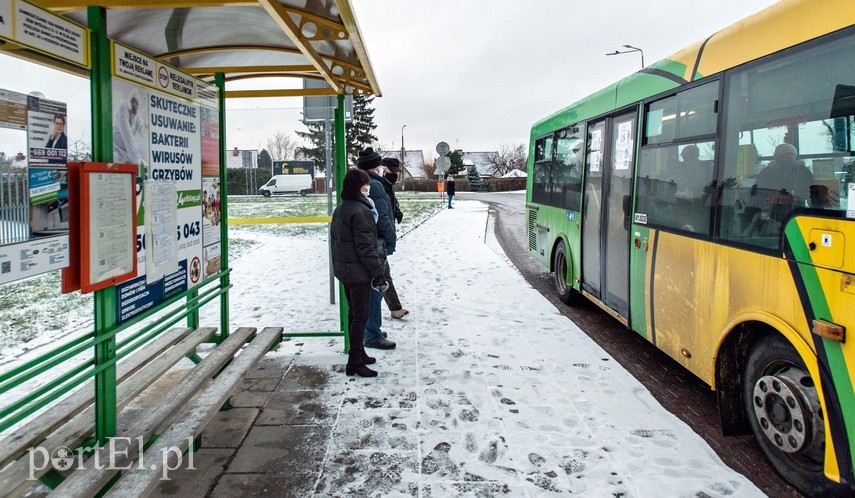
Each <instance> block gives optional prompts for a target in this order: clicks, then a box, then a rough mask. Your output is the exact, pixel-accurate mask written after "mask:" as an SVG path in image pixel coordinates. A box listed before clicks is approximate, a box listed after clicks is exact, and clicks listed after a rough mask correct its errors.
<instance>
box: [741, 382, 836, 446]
mask: <svg viewBox="0 0 855 498" xmlns="http://www.w3.org/2000/svg"><path fill="white" fill-rule="evenodd" d="M805 376H807V374H806V373H804V372H802V371H800V370H799V369H796V368H787V369H784V370H782V371H780V372H777V373H775V374H774V375H766V376H763V377H761V378H759V379H758V380H757V382H756V383H755V384H754V403H753V405H754V414H755V416H756V417H757V421H758V422H759V423H760V428H761V429H762V430H763V433H764V434H765V435H766V437H767V438H768V439H769V441H771V442H772V443H773V444H774V445H775V447H777V448H778V449H779V450H781V451H783V452H785V453H797V452H802V451H803V450H805V449H806V448H808V446H809V445H810V444H811V442H812V441H814V444H817V443H816V441H817V437H816V436H817V435H816V434H811V431H812V430H814V431H816V430H817V426H819V427H820V430H822V429H821V427H822V424H821V422H820V423H814V421H813V420H812V417H813V414H818V413H819V398H818V397H817V394H816V389H814V388H813V384H812V383H810V382H806V381H805V379H804V377H805ZM819 440H820V441H821V438H819Z"/></svg>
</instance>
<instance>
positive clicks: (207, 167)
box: [199, 106, 220, 176]
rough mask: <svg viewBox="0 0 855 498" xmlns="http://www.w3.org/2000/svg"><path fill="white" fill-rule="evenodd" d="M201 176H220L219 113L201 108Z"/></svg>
mask: <svg viewBox="0 0 855 498" xmlns="http://www.w3.org/2000/svg"><path fill="white" fill-rule="evenodd" d="M199 111H200V112H201V123H202V175H203V176H220V113H219V112H217V111H216V109H211V108H210V107H205V106H201V107H200V109H199Z"/></svg>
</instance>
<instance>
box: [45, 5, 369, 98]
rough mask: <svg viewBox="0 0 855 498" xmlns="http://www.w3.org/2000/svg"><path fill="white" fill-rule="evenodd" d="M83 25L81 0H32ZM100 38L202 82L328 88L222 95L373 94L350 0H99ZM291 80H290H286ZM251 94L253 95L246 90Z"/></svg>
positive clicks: (362, 43)
mask: <svg viewBox="0 0 855 498" xmlns="http://www.w3.org/2000/svg"><path fill="white" fill-rule="evenodd" d="M31 1H33V3H35V4H37V5H39V6H41V7H43V8H46V9H48V10H51V11H53V12H54V13H57V14H61V15H65V16H66V17H67V18H69V19H71V20H74V21H76V22H78V23H80V24H83V25H86V20H87V10H86V8H87V7H88V6H89V5H90V4H89V3H88V2H87V1H86V0H31ZM95 4H97V5H100V6H102V7H104V8H105V9H106V12H107V30H108V33H107V36H108V37H109V38H111V39H113V40H116V41H118V42H120V43H122V44H125V45H127V46H129V47H131V48H134V49H136V50H138V51H140V52H143V53H145V54H147V55H149V56H152V57H155V58H157V59H158V60H160V61H161V62H164V63H166V64H169V65H171V66H173V67H175V68H177V69H180V70H181V71H183V72H186V73H189V74H192V75H194V76H196V77H198V78H201V79H203V80H208V81H212V80H213V77H214V74H216V73H219V72H222V73H224V74H225V76H226V81H227V82H228V81H235V80H241V79H247V78H259V77H285V78H299V79H310V80H323V81H326V82H327V83H328V84H329V85H330V86H331V88H330V89H322V88H315V89H302V88H299V89H294V88H284V85H283V88H282V89H278V90H241V91H228V92H227V96H229V97H249V96H253V97H254V96H260V97H264V96H303V95H338V94H360V93H365V94H373V95H377V96H380V87H379V85H378V84H377V80H376V78H375V75H374V72H373V70H372V68H371V62H370V60H369V57H368V52H367V50H366V48H365V44H364V42H363V41H362V35H361V34H360V31H359V25H358V23H357V20H356V16H355V14H354V12H353V8H352V6H351V3H350V0H219V1H217V0H172V1H169V0H101V1H99V2H97V3H95ZM290 86H293V85H290ZM249 92H252V93H249Z"/></svg>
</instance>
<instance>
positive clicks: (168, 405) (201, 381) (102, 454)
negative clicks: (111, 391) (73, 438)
mask: <svg viewBox="0 0 855 498" xmlns="http://www.w3.org/2000/svg"><path fill="white" fill-rule="evenodd" d="M254 333H255V328H252V327H242V328H239V329H237V330H236V331H235V332H234V333H233V334H231V335H229V337H228V339H226V340H225V341H223V342H222V343H221V344H220V345H219V346H217V347H216V348H214V350H213V351H211V353H210V354H209V355H208V356H206V357H205V359H203V360H202V362H201V363H199V364H198V365H196V366H195V367H194V368H193V369H192V370H191V371H190V372H189V373H188V374H187V376H185V377H184V379H183V380H182V381H181V383H179V384H178V385H176V386H175V388H174V389H172V390H171V391H170V392H169V394H168V396H166V400H165V401H164V403H162V404H160V405H157V406H155V407H153V410H152V411H150V412H147V413H146V414H145V415H144V416H143V417H142V419H141V420H139V421H138V422H137V423H135V424H134V425H133V426H132V427H130V428H128V429H126V430H123V431H119V433H118V434H117V435H116V438H115V439H114V441H113V443H114V444H112V445H111V444H109V443H108V444H107V445H105V446H103V447H101V448H100V449H98V451H97V452H96V453H95V454H94V455H93V456H92V458H90V460H92V459H93V458H98V460H93V461H99V462H111V465H102V466H101V468H97V467H95V466H94V465H90V466H88V467H86V466H85V465H84V467H85V468H83V469H77V470H75V471H74V472H73V473H72V474H71V475H70V476H69V477H68V478H67V479H66V480H65V481H63V482H62V484H60V485H59V487H57V488H56V489H55V490H54V492H53V493H51V496H59V497H62V496H65V497H79V496H94V495H95V494H96V493H97V492H98V491H99V490H100V489H101V488H103V487H104V486H105V485H106V484H107V483H108V482H109V481H110V479H112V477H113V475H114V474H115V473H116V470H115V469H117V468H120V467H127V466H128V464H129V463H130V462H132V461H133V460H135V459H136V457H137V454H138V452H139V447H138V438H140V437H142V440H143V441H144V442H145V441H148V440H149V439H150V438H151V437H152V436H154V435H155V434H156V433H157V431H158V429H159V428H160V427H162V425H163V424H165V423H166V422H167V421H168V420H169V419H171V418H172V416H173V415H174V414H175V413H176V412H178V411H179V410H180V409H181V407H183V406H185V405H186V404H187V401H188V400H189V399H190V398H192V397H193V395H194V394H196V393H197V392H198V391H199V390H201V389H202V388H203V386H204V385H206V383H209V382H210V381H211V378H212V377H213V376H214V375H215V374H216V373H217V372H219V371H220V370H221V369H222V367H223V365H225V364H226V362H228V361H229V360H231V359H232V358H233V357H234V355H235V353H236V352H237V350H238V349H240V348H241V347H242V346H243V345H244V343H245V342H246V341H247V340H248V339H249V338H250V336H252V335H253V334H254ZM119 438H123V439H119ZM84 464H85V462H84Z"/></svg>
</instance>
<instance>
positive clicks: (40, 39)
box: [0, 0, 380, 482]
mask: <svg viewBox="0 0 855 498" xmlns="http://www.w3.org/2000/svg"><path fill="white" fill-rule="evenodd" d="M0 17H2V18H5V19H10V20H11V22H6V23H4V25H5V26H3V27H2V29H0V51H2V52H3V53H5V54H8V55H12V56H14V57H18V58H21V59H25V60H29V61H32V62H35V63H38V64H41V65H45V66H48V67H51V68H55V69H57V70H61V71H65V72H69V73H73V74H77V75H80V76H83V77H85V78H88V79H89V80H90V88H91V92H90V98H91V103H92V106H91V112H92V116H91V122H92V159H93V161H94V162H96V163H101V164H103V165H105V166H102V168H108V167H109V165H110V164H111V163H114V162H116V163H120V162H121V163H129V164H131V165H138V177H137V182H138V184H137V190H138V191H140V192H142V191H143V187H142V182H141V180H140V178H141V177H142V178H145V179H146V180H151V179H154V180H158V179H161V180H169V179H170V177H168V176H162V177H160V178H158V177H157V174H156V173H155V175H154V177H152V171H150V170H149V169H150V167H151V165H150V164H146V163H147V162H151V161H149V159H150V158H153V159H152V161H156V156H155V155H154V149H155V148H156V147H155V145H157V146H160V147H161V148H163V146H164V142H162V141H163V140H166V139H165V138H156V137H155V133H154V127H155V126H156V125H162V126H161V128H164V127H165V126H166V125H165V124H163V123H155V121H154V119H152V123H151V126H152V133H151V134H150V136H151V137H152V138H151V143H150V144H147V145H148V146H150V151H151V155H147V156H144V159H140V160H139V161H136V160H128V159H127V157H114V156H115V155H116V152H117V151H120V150H121V146H120V144H117V143H115V142H116V137H117V135H116V134H115V133H114V131H115V130H114V129H115V128H116V127H118V126H120V125H121V123H120V122H118V121H117V119H116V115H117V114H116V111H117V107H118V102H119V101H118V100H117V94H119V96H121V97H122V98H125V99H126V100H127V101H128V102H133V103H134V105H140V100H141V99H139V97H138V95H139V94H142V95H145V96H146V97H145V98H144V99H142V100H143V101H144V102H145V99H150V105H151V108H152V109H157V110H158V111H159V112H161V114H163V115H164V116H166V118H164V119H165V120H169V119H171V120H172V121H174V122H175V123H178V124H177V125H174V126H173V128H174V129H175V130H177V131H175V135H169V134H168V133H165V134H163V136H165V137H166V138H168V139H169V142H170V143H169V144H168V145H174V144H175V143H178V144H182V145H184V146H187V144H189V147H190V148H195V149H194V150H196V151H197V152H198V151H199V150H200V149H201V154H199V156H202V157H203V159H202V161H203V162H202V164H195V165H194V168H196V170H195V171H196V173H201V174H197V176H199V177H202V182H199V183H201V185H202V188H201V189H200V188H199V186H196V185H195V184H193V185H192V186H191V187H184V188H182V187H181V186H178V187H174V186H173V190H177V191H178V192H179V194H176V195H177V196H178V197H177V198H178V199H179V202H178V206H177V207H176V206H175V204H173V209H174V211H175V212H177V213H178V219H179V220H180V219H181V216H182V215H181V213H182V210H184V211H186V210H187V209H189V208H188V207H187V204H186V203H185V205H184V206H183V207H182V205H181V202H182V200H185V201H186V199H183V197H182V195H183V194H184V193H186V192H191V194H190V197H191V198H192V197H193V196H194V195H195V196H198V198H197V200H196V204H193V203H192V202H191V203H190V205H192V206H195V207H193V209H194V210H193V209H191V210H190V211H192V212H193V217H195V218H197V221H195V222H191V223H185V224H184V233H183V236H184V238H185V239H187V238H189V239H194V237H195V238H197V239H199V240H198V242H199V244H198V245H200V246H201V245H203V244H202V241H201V239H202V235H203V234H202V233H201V232H202V230H201V229H200V226H204V220H202V221H198V220H201V218H202V214H201V213H197V211H200V209H199V207H198V206H199V204H201V201H199V199H201V198H202V197H203V196H202V191H204V185H205V183H204V182H205V177H208V180H209V181H210V182H217V183H216V186H217V188H218V189H219V192H220V195H221V199H222V200H221V201H219V202H220V205H219V206H218V209H221V213H220V214H219V215H218V220H219V219H221V220H228V202H227V194H228V192H227V188H226V186H227V174H228V172H227V169H226V160H225V158H226V133H225V132H226V129H227V127H226V122H227V120H228V113H227V111H226V106H225V99H232V98H257V97H315V96H318V97H331V96H333V97H337V107H336V109H335V114H334V117H335V144H336V150H335V155H334V158H335V171H336V173H335V177H336V181H337V186H338V188H337V191H338V192H339V193H340V191H341V181H342V178H343V176H344V171H345V169H346V164H345V162H346V159H345V157H346V154H345V146H346V145H345V144H346V140H345V112H344V100H345V96H348V95H361V94H365V95H375V96H380V89H379V86H378V84H377V80H376V77H375V75H374V73H373V70H372V68H371V63H370V60H369V57H368V53H367V50H366V47H365V44H364V42H363V40H362V36H361V34H360V30H359V25H358V23H357V20H356V16H355V13H354V11H353V7H352V5H351V2H350V1H349V0H229V1H210V0H180V1H177V2H162V1H158V0H154V1H152V0H148V1H140V0H105V1H102V2H99V3H98V4H97V5H93V4H90V3H88V2H78V1H75V0H71V1H69V0H33V1H29V2H25V1H23V0H0ZM262 79H263V80H262ZM295 80H296V81H297V82H299V83H296V84H295ZM304 80H314V81H315V82H324V83H326V87H324V88H318V86H319V85H317V84H313V85H303V84H300V83H302V82H303V81H304ZM235 81H243V82H245V83H243V84H242V85H241V86H242V88H244V89H241V90H230V89H229V83H230V82H235ZM253 81H258V82H259V85H257V89H245V88H246V87H250V88H252V87H254V86H255V85H253V84H252V83H253ZM271 82H275V84H273V85H272V86H273V88H272V89H271ZM262 88H263V89H262ZM146 105H148V103H146ZM157 106H160V107H159V108H158V107H157ZM197 113H201V114H202V117H201V118H198V117H197ZM152 116H154V111H152ZM170 116H171V117H170ZM189 116H192V117H193V119H194V120H195V121H193V122H192V123H191V121H190V120H185V121H183V123H184V124H182V119H183V118H184V117H189ZM206 117H207V119H208V120H209V121H207V122H206V121H205V119H206ZM165 122H166V121H164V123H165ZM188 123H189V124H188ZM193 123H195V124H193ZM197 127H198V129H197ZM214 128H215V129H216V130H217V132H216V133H213V134H211V133H208V132H209V131H210V130H211V129H214ZM164 129H165V128H164ZM206 133H208V135H207V138H208V141H207V145H208V150H207V154H208V159H207V162H205V161H206V160H205V159H204V156H205V154H206V150H205V147H206V142H205V140H206V135H205V134H206ZM200 136H201V138H200ZM200 141H201V145H200ZM158 153H160V155H161V157H167V158H171V159H170V160H172V159H174V162H175V163H176V164H179V163H180V162H181V161H182V160H183V159H184V157H185V156H181V155H180V154H179V153H178V152H168V151H167V152H164V151H163V150H160V151H158ZM187 157H189V156H187ZM196 161H198V159H196ZM63 166H64V164H63ZM70 166H71V165H69V167H70ZM185 170H186V168H185V169H182V168H175V169H174V170H173V171H172V174H173V175H174V176H179V175H184V176H182V177H181V179H182V180H183V179H184V178H185V176H186V177H187V178H190V177H193V172H190V173H187V171H185ZM70 171H71V169H70V168H69V172H70ZM84 171H85V168H84ZM103 171H107V170H103ZM130 171H131V172H132V173H133V172H134V168H131V170H130ZM155 171H156V170H155ZM182 171H183V172H182ZM81 174H84V176H85V173H81ZM161 174H163V173H161ZM164 175H165V174H164ZM70 176H71V175H70ZM31 178H32V176H31ZM211 179H213V180H211ZM193 181H198V179H194V180H193ZM164 183H169V182H164ZM173 183H175V182H173ZM209 184H210V183H209ZM148 188H149V186H148V183H146V187H145V196H146V197H147V198H148V199H151V198H152V196H154V195H161V194H158V193H157V189H155V188H154V185H152V191H151V192H149V191H148ZM90 192H91V191H90ZM137 195H138V196H139V195H141V194H137ZM339 195H340V194H339ZM84 197H85V196H84ZM164 198H166V197H160V199H164ZM137 200H139V199H137ZM139 205H143V206H145V207H146V208H147V209H148V210H149V211H150V210H151V209H152V206H149V205H148V204H145V203H141V204H139ZM139 205H138V206H139ZM129 206H131V207H132V206H133V203H132V202H131V203H129ZM138 206H137V209H138V210H139V211H134V212H133V219H134V222H133V223H134V226H133V227H132V228H135V230H136V233H137V234H138V235H137V240H136V250H135V252H134V254H135V255H138V254H139V253H140V251H143V252H144V253H145V254H146V256H147V258H148V263H147V264H148V265H151V266H149V267H148V271H149V272H151V271H152V270H151V269H152V268H153V267H154V266H155V263H156V261H155V260H154V259H153V258H152V252H151V249H150V247H149V249H148V250H147V249H146V248H145V238H142V239H140V235H139V234H143V235H145V234H147V235H148V236H149V240H151V236H152V228H151V227H150V226H149V225H150V219H149V218H148V217H147V215H146V216H143V211H142V209H141V208H139V207H138ZM202 206H204V204H202ZM203 209H204V208H203ZM173 216H175V213H173ZM194 223H195V225H194ZM215 225H219V226H215V227H207V228H206V230H208V229H209V228H210V231H211V232H212V233H213V232H214V231H216V232H217V233H216V237H217V244H216V246H214V245H212V246H210V247H212V248H213V247H216V250H217V251H218V252H219V259H218V262H217V265H216V266H215V268H216V270H212V271H211V272H210V275H209V276H210V278H205V277H203V278H202V279H201V281H199V268H198V267H195V266H193V265H191V263H190V259H189V258H188V259H187V260H186V261H185V262H184V264H185V266H184V267H182V269H183V274H181V275H180V279H182V281H184V282H186V283H185V284H183V286H182V285H178V286H173V287H172V290H171V292H170V291H168V290H167V291H163V290H162V289H161V291H159V292H160V294H157V292H155V293H154V294H155V295H158V296H159V300H154V301H153V302H151V303H150V305H149V306H148V307H141V308H140V311H139V312H138V313H136V314H129V315H128V316H127V317H125V316H124V315H123V312H124V309H125V308H123V306H124V304H123V302H122V300H123V299H125V296H126V292H125V291H126V290H127V289H124V288H121V287H119V285H118V284H112V281H111V280H110V278H109V277H108V278H104V279H102V280H101V281H99V285H97V286H90V291H93V292H94V310H93V314H94V325H93V330H92V332H91V334H89V335H87V336H85V337H83V338H81V339H80V340H78V341H76V342H75V343H73V344H72V345H71V347H68V348H66V350H65V351H61V350H57V349H55V350H52V351H50V352H48V353H46V354H44V355H41V356H40V357H38V358H36V359H34V360H31V361H28V362H27V364H26V365H21V366H20V367H16V368H15V369H13V370H12V371H10V372H6V373H3V374H2V375H0V393H7V390H13V389H14V387H15V386H16V385H19V384H21V383H23V382H27V381H32V380H33V379H35V378H37V377H38V376H40V375H45V374H49V373H50V371H51V368H52V367H53V366H56V365H58V364H60V363H62V362H64V361H68V360H69V359H70V358H72V357H73V356H74V355H78V356H82V357H86V356H87V355H93V354H94V358H92V357H91V356H89V359H85V358H84V360H82V363H81V366H80V367H79V368H77V369H74V370H72V371H70V372H68V373H65V374H62V375H60V376H59V378H57V379H52V380H50V381H49V382H48V383H47V387H45V388H44V389H41V388H40V389H37V390H34V391H32V392H28V393H24V396H23V397H22V398H21V399H19V400H17V401H15V402H14V403H12V404H11V405H9V406H0V435H2V436H3V438H2V439H3V440H4V441H6V440H9V439H10V438H11V439H14V438H15V435H14V434H13V435H12V436H11V437H7V433H4V432H3V431H6V430H7V429H10V428H14V427H16V426H20V424H21V423H22V422H26V421H27V420H29V419H32V417H33V416H34V414H35V415H37V414H39V413H42V412H43V411H44V410H45V408H46V407H48V406H52V404H53V403H55V402H56V400H58V399H61V398H62V397H63V396H65V395H67V394H68V393H70V392H73V391H74V390H75V389H76V388H78V387H80V386H82V385H84V383H86V382H94V391H95V392H94V401H93V405H94V416H93V418H94V421H93V425H94V435H95V439H96V440H97V441H98V442H99V443H101V444H103V443H104V441H105V440H106V438H109V437H112V436H115V435H116V431H117V383H118V382H120V381H121V379H117V368H116V367H117V363H118V361H119V360H120V359H123V358H132V357H133V356H134V355H135V354H136V352H137V351H141V350H143V349H145V347H147V346H145V347H144V346H143V345H144V344H146V343H147V341H152V340H156V339H157V338H158V336H159V335H161V334H162V333H165V332H166V331H167V329H169V328H170V327H172V326H173V325H175V324H176V323H179V322H181V321H186V325H187V328H188V329H196V328H199V316H198V311H199V308H200V307H201V306H203V305H204V304H206V303H208V302H212V301H215V300H219V303H220V332H219V333H218V334H215V335H213V336H209V339H210V340H211V341H212V342H215V343H216V344H220V343H222V342H223V341H225V340H226V339H228V336H229V330H230V329H231V328H232V324H231V323H230V321H229V313H228V306H229V300H228V291H229V289H230V288H231V283H230V279H229V272H230V269H229V264H228V224H227V223H216V224H215ZM173 226H174V225H173ZM188 227H189V229H188ZM172 230H173V229H171V228H170V232H171V233H174V232H172ZM72 231H73V230H72ZM206 233H207V232H206ZM130 238H131V237H128V239H130ZM178 238H179V239H181V238H182V234H181V223H180V222H179V234H178ZM72 239H73V236H72ZM141 240H142V243H140V241H141ZM129 243H130V244H131V245H133V242H130V241H129ZM73 245H74V244H73V243H72V246H73ZM151 245H153V244H149V246H151ZM0 249H2V247H0ZM212 250H213V249H212ZM131 251H134V250H133V249H130V250H129V252H131ZM146 251H147V252H146ZM206 251H207V249H206ZM72 253H73V250H72ZM84 254H85V253H84ZM71 256H72V257H71V259H74V258H77V259H83V258H80V257H79V255H74V254H72V255H71ZM179 258H180V254H179ZM207 258H208V254H207V252H206V254H205V259H206V260H207ZM198 259H199V258H195V260H194V261H193V263H194V264H195V263H196V262H197V261H198ZM134 260H135V261H136V260H139V256H135V257H134ZM72 266H74V265H73V264H72ZM133 269H134V271H133V272H131V271H130V268H126V270H128V271H126V275H128V276H130V274H131V273H135V272H136V269H137V266H136V263H135V264H134V266H133ZM63 271H65V270H63ZM204 271H205V267H204V266H203V267H202V272H203V273H204ZM143 273H145V272H143ZM134 276H135V277H136V278H137V279H141V280H140V282H139V287H140V288H147V287H146V286H148V285H150V284H151V282H152V281H153V280H158V279H160V281H167V284H166V285H167V289H169V287H168V285H169V284H168V281H169V274H168V272H167V274H166V278H164V272H161V273H160V274H159V275H156V276H155V277H152V276H151V275H148V277H149V278H148V279H146V275H134ZM78 278H79V276H78ZM63 279H64V281H63V286H64V291H65V285H66V283H65V274H64V275H63ZM72 280H73V279H72ZM116 281H118V280H116ZM77 288H80V286H79V283H78V285H77V287H75V286H74V285H70V286H69V291H75V290H76V289H77ZM84 290H86V289H85V286H84ZM131 290H132V289H131ZM129 292H130V291H129ZM128 295H130V294H128ZM131 301H132V299H131V300H129V301H128V302H129V303H130V302H131ZM140 302H143V301H140ZM341 306H342V307H341V313H340V316H341V317H342V322H344V321H345V317H346V308H345V307H344V306H345V305H344V304H342V305H341ZM131 307H132V306H128V309H130V308H131ZM155 315H156V316H155ZM146 320H148V322H147V321H146ZM149 322H151V323H149ZM241 325H243V324H241ZM131 326H137V328H139V329H140V330H141V331H139V332H135V333H134V335H132V338H131V339H130V340H128V341H126V342H124V343H123V342H122V341H118V340H117V336H118V334H119V333H120V332H122V331H123V330H125V329H128V328H129V327H131ZM344 330H345V327H344V326H343V325H342V327H341V330H339V331H335V332H330V333H326V334H324V333H318V334H311V333H307V334H306V335H338V336H341V337H343V338H344V340H345V347H347V334H346V332H344ZM247 337H249V336H247ZM152 342H153V341H152ZM93 352H94V353H93ZM188 357H190V356H188ZM191 359H193V360H194V362H201V361H202V359H200V358H198V357H195V358H191ZM90 389H91V388H90ZM84 390H85V389H84ZM119 396H121V392H120V393H119ZM81 406H82V405H81ZM74 410H76V411H74ZM74 410H72V412H73V413H72V412H69V413H67V414H65V415H64V418H65V419H69V418H71V417H73V416H79V415H82V412H81V411H80V410H82V408H81V407H76V408H74ZM61 418H62V417H61ZM58 423H59V422H57V424H58ZM45 427H47V426H45ZM57 427H58V426H57ZM50 428H51V430H53V429H54V428H55V427H54V426H51V427H50ZM45 430H47V429H45ZM46 434H47V433H46ZM38 437H41V436H38ZM34 440H35V439H34ZM21 448H24V446H21ZM15 458H17V457H16V456H15V453H14V451H13V450H11V449H9V450H8V451H4V452H3V454H0V468H3V467H4V466H5V465H6V464H7V463H9V462H13V461H14V460H15ZM4 482H5V481H4Z"/></svg>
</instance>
